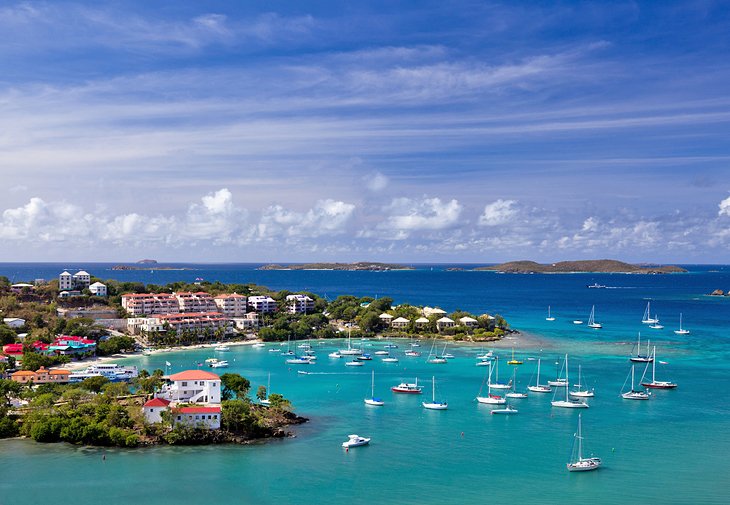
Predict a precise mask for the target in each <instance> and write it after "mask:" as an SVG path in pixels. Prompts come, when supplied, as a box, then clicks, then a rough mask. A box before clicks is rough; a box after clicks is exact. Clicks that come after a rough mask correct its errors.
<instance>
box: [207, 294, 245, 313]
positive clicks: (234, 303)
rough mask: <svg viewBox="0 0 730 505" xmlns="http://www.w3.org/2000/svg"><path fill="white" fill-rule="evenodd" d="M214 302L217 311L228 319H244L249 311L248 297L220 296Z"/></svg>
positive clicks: (237, 295) (236, 295)
mask: <svg viewBox="0 0 730 505" xmlns="http://www.w3.org/2000/svg"><path fill="white" fill-rule="evenodd" d="M213 300H214V301H215V304H216V306H217V310H218V311H219V312H222V313H223V314H224V315H226V316H228V317H242V316H244V315H246V312H247V311H248V304H247V299H246V297H245V296H243V295H239V294H238V293H233V294H230V295H218V296H216V297H215V298H214V299H213Z"/></svg>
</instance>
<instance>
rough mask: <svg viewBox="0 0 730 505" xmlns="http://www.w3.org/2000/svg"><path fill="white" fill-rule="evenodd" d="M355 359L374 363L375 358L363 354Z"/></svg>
mask: <svg viewBox="0 0 730 505" xmlns="http://www.w3.org/2000/svg"><path fill="white" fill-rule="evenodd" d="M355 359H356V360H358V361H372V360H373V357H372V356H370V355H369V354H361V355H360V356H356V357H355Z"/></svg>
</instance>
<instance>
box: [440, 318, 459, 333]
mask: <svg viewBox="0 0 730 505" xmlns="http://www.w3.org/2000/svg"><path fill="white" fill-rule="evenodd" d="M455 324H456V323H455V322H454V320H453V319H451V318H450V317H446V316H444V317H442V318H441V319H439V320H438V321H436V328H437V329H438V330H439V331H441V330H443V329H445V328H453V327H454V325H455Z"/></svg>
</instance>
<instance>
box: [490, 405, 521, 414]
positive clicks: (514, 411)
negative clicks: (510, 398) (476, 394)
mask: <svg viewBox="0 0 730 505" xmlns="http://www.w3.org/2000/svg"><path fill="white" fill-rule="evenodd" d="M517 412H519V411H518V410H517V409H515V408H513V407H511V406H509V405H507V406H505V407H504V408H501V409H492V414H506V415H509V414H517Z"/></svg>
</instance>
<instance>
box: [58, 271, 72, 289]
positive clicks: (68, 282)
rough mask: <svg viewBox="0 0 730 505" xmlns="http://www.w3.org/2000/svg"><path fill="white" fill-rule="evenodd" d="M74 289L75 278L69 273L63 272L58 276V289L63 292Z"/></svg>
mask: <svg viewBox="0 0 730 505" xmlns="http://www.w3.org/2000/svg"><path fill="white" fill-rule="evenodd" d="M73 288H74V277H73V275H71V274H70V273H68V272H67V271H65V270H64V271H63V272H61V274H60V275H59V276H58V289H59V290H61V291H68V290H70V289H73Z"/></svg>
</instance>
